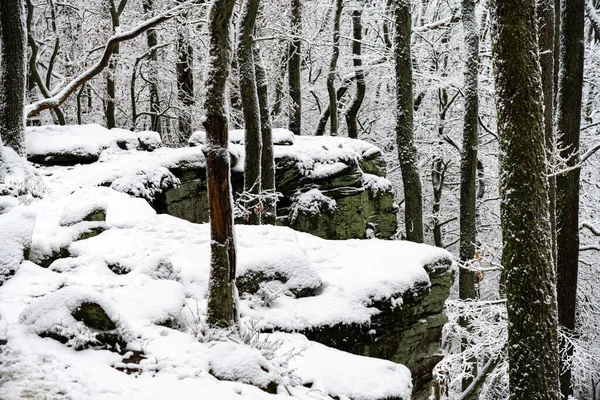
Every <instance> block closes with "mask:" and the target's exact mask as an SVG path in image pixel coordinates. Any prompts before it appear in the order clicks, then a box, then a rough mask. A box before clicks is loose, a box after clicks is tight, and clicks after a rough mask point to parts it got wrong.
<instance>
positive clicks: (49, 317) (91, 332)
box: [19, 286, 131, 349]
mask: <svg viewBox="0 0 600 400" xmlns="http://www.w3.org/2000/svg"><path fill="white" fill-rule="evenodd" d="M85 307H92V310H91V311H89V312H88V313H87V314H86V316H84V315H83V314H81V312H82V310H84V309H85ZM90 315H91V317H90ZM76 317H77V318H76ZM19 322H20V323H22V324H25V325H28V326H29V327H30V328H31V329H32V330H33V332H35V333H36V334H38V335H40V336H48V337H53V338H56V339H58V340H59V341H62V342H65V344H67V345H68V346H71V347H74V348H76V349H81V348H85V347H88V346H90V345H94V344H100V343H101V341H102V340H106V339H107V335H113V336H114V337H115V338H118V339H115V340H124V341H126V342H127V341H129V340H131V338H130V337H129V334H128V329H127V328H126V326H125V325H124V324H123V323H122V321H121V318H120V315H119V313H118V312H117V310H116V307H115V306H114V305H113V304H112V303H110V302H109V301H107V300H106V299H105V298H104V297H103V296H102V295H101V294H100V293H98V292H97V291H94V290H91V289H85V288H83V287H79V286H73V287H65V288H62V289H59V290H57V291H56V292H53V293H49V294H47V295H45V296H43V297H42V298H40V299H38V300H36V301H35V302H33V303H32V304H30V305H29V306H27V307H25V309H23V311H22V312H21V314H20V316H19ZM101 337H103V338H101Z"/></svg>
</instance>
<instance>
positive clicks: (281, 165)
mask: <svg viewBox="0 0 600 400" xmlns="http://www.w3.org/2000/svg"><path fill="white" fill-rule="evenodd" d="M283 132H284V133H285V132H286V131H283ZM199 136H200V138H199ZM278 136H283V137H284V139H279V140H277V139H278ZM275 138H276V141H275V146H274V148H275V166H276V186H277V191H278V192H280V193H281V195H282V197H281V198H280V199H279V201H278V204H277V215H278V221H279V222H280V223H281V224H282V225H285V226H289V227H291V228H293V229H295V230H298V231H301V232H308V233H311V234H313V235H316V236H319V237H322V238H326V239H351V238H365V237H380V238H383V239H389V238H390V237H392V235H394V233H395V232H396V228H397V223H396V212H397V210H398V207H397V206H396V204H394V192H393V190H392V186H391V183H390V182H389V181H388V180H387V179H386V178H385V174H386V168H385V160H384V158H383V155H382V154H381V150H380V149H379V148H377V147H375V146H373V145H371V144H368V143H366V142H364V141H360V140H353V139H346V138H331V137H327V138H317V137H294V136H293V135H285V136H284V135H281V134H280V135H275ZM231 139H232V143H231V148H230V153H231V155H232V156H231V158H232V162H231V165H232V185H233V191H234V193H240V192H242V188H243V180H244V178H243V173H242V165H243V162H242V160H243V157H244V154H243V145H242V143H240V135H239V134H237V135H236V134H235V132H234V134H232V138H231ZM191 144H193V145H197V146H199V145H201V144H202V137H201V133H197V134H196V135H195V136H193V137H192V141H191ZM170 170H171V171H172V172H173V174H174V175H175V176H176V177H177V178H178V179H179V184H178V185H174V186H172V187H170V188H167V189H166V190H164V191H163V192H161V193H159V194H157V196H156V198H155V201H154V203H153V204H154V208H155V209H156V210H157V211H158V212H159V213H167V214H170V215H173V216H176V217H179V218H183V219H186V220H188V221H191V222H197V223H204V222H208V198H207V189H206V171H205V169H204V168H198V166H197V165H194V166H192V167H188V166H187V165H185V164H181V165H178V166H175V167H173V168H171V169H170ZM234 196H235V195H234Z"/></svg>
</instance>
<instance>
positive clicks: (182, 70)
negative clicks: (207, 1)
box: [177, 13, 195, 145]
mask: <svg viewBox="0 0 600 400" xmlns="http://www.w3.org/2000/svg"><path fill="white" fill-rule="evenodd" d="M183 18H184V19H186V18H187V13H186V14H184V15H183ZM177 53H178V59H177V97H178V99H179V101H180V102H181V103H182V104H183V106H184V108H183V110H181V111H180V112H179V118H178V125H179V134H178V137H179V143H180V144H182V145H185V144H186V143H187V141H188V139H189V138H190V136H192V131H193V128H192V106H193V105H194V104H195V100H194V74H193V68H194V66H193V61H194V48H193V47H192V45H191V43H190V41H189V40H188V39H187V38H186V37H185V35H184V33H183V32H181V31H179V33H178V35H177Z"/></svg>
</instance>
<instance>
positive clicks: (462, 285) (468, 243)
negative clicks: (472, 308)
mask: <svg viewBox="0 0 600 400" xmlns="http://www.w3.org/2000/svg"><path fill="white" fill-rule="evenodd" d="M461 14H462V15H461V19H462V24H463V32H464V41H465V48H466V52H467V53H466V54H465V75H464V77H465V78H464V79H465V80H464V89H463V92H464V101H465V105H464V110H465V111H464V117H463V121H464V123H463V144H462V151H461V157H460V218H459V219H460V249H459V256H460V261H461V263H462V264H463V265H465V264H467V263H468V262H469V261H471V260H473V259H474V258H475V244H476V240H477V230H476V215H477V214H476V196H477V146H478V142H479V131H478V127H479V120H478V117H479V94H478V86H479V85H478V74H479V27H478V26H477V18H476V16H475V0H462V11H461ZM476 282H477V278H476V276H475V272H473V271H470V270H468V269H466V268H460V269H459V270H458V293H459V298H460V299H461V300H469V299H476V298H477V291H476V288H475V284H476ZM461 322H462V323H461V325H463V326H464V327H467V325H468V321H465V320H462V321H461ZM462 348H463V350H464V349H465V344H464V343H463V344H462ZM470 361H471V362H472V363H473V365H474V368H476V366H477V360H470ZM473 375H477V374H473ZM472 381H473V380H472V379H463V381H462V389H463V391H464V390H466V389H467V388H468V387H469V386H470V385H471V383H472Z"/></svg>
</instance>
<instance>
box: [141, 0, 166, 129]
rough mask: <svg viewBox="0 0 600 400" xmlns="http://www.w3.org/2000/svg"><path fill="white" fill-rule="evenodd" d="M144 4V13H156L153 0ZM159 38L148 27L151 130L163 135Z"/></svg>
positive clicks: (144, 0) (144, 1) (149, 16)
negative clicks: (157, 47) (159, 90)
mask: <svg viewBox="0 0 600 400" xmlns="http://www.w3.org/2000/svg"><path fill="white" fill-rule="evenodd" d="M142 6H143V9H144V13H145V14H146V15H147V16H148V18H151V17H152V16H153V15H152V14H153V13H154V3H153V0H143V2H142ZM157 44H158V39H157V37H156V30H154V29H148V30H147V31H146V45H147V46H148V49H152V50H151V51H150V54H149V59H150V73H149V74H148V77H149V81H150V130H152V131H155V132H158V133H159V134H160V135H161V136H162V128H161V121H160V102H159V99H158V74H157V70H156V68H157V63H158V50H157V49H156V45H157Z"/></svg>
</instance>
